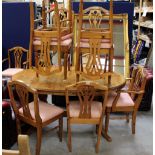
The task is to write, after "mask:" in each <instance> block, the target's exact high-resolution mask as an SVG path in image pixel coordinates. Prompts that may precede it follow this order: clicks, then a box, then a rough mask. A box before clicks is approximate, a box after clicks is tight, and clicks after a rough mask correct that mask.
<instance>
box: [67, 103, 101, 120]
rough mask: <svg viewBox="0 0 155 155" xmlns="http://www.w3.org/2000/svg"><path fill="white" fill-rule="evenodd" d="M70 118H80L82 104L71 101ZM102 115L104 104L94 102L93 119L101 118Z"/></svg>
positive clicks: (92, 106)
mask: <svg viewBox="0 0 155 155" xmlns="http://www.w3.org/2000/svg"><path fill="white" fill-rule="evenodd" d="M69 112H70V117H79V114H80V103H79V101H71V102H70V105H69ZM101 114H102V103H101V102H98V101H93V102H92V104H91V118H99V117H101Z"/></svg>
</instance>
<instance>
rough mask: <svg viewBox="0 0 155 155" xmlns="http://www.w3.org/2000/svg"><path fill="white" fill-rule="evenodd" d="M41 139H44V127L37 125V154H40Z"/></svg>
mask: <svg viewBox="0 0 155 155" xmlns="http://www.w3.org/2000/svg"><path fill="white" fill-rule="evenodd" d="M41 139H42V128H41V127H37V143H36V155H40V149H41Z"/></svg>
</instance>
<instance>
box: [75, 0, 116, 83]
mask: <svg viewBox="0 0 155 155" xmlns="http://www.w3.org/2000/svg"><path fill="white" fill-rule="evenodd" d="M86 18H87V20H88V25H85V24H84V23H85V22H84V21H85V19H86ZM105 22H107V23H108V24H107V25H106V24H105V25H104V23H105ZM113 48H114V45H113V2H112V0H110V10H106V9H105V8H103V7H98V6H93V7H89V8H87V9H85V10H84V9H83V0H80V7H79V28H78V38H77V44H76V73H77V81H79V75H81V74H82V75H84V76H87V77H88V76H89V77H91V78H92V77H95V78H101V77H102V75H105V74H104V73H105V72H108V73H111V72H113V55H114V53H113V52H114V49H113ZM83 55H87V56H88V61H87V63H86V65H85V66H84V67H83V63H82V57H83ZM101 57H103V58H105V64H104V68H103V64H101ZM107 63H108V64H107Z"/></svg>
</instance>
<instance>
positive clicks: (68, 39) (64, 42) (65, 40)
mask: <svg viewBox="0 0 155 155" xmlns="http://www.w3.org/2000/svg"><path fill="white" fill-rule="evenodd" d="M72 36H73V34H72V33H70V34H67V35H65V36H62V37H61V46H71V43H72ZM33 45H41V40H40V38H35V39H34V41H33ZM50 45H53V46H56V45H58V42H57V38H52V39H51V44H50Z"/></svg>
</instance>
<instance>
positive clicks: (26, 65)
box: [23, 61, 29, 69]
mask: <svg viewBox="0 0 155 155" xmlns="http://www.w3.org/2000/svg"><path fill="white" fill-rule="evenodd" d="M28 64H29V61H24V62H23V67H24V68H25V69H27V68H28Z"/></svg>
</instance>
